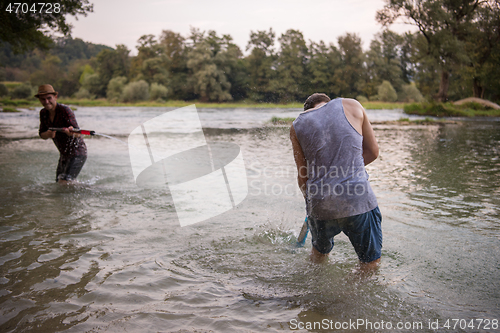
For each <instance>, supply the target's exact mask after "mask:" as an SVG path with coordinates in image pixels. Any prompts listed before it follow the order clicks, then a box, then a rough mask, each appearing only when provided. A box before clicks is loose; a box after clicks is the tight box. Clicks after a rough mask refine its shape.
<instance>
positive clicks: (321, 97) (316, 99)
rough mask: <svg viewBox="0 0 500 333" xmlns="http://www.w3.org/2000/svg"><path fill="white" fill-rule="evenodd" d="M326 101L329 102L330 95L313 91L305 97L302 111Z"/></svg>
mask: <svg viewBox="0 0 500 333" xmlns="http://www.w3.org/2000/svg"><path fill="white" fill-rule="evenodd" d="M322 102H325V103H328V102H330V97H328V96H326V95H325V94H323V93H314V94H312V95H311V96H309V97H307V99H306V101H305V103H304V111H307V110H309V109H312V108H314V107H315V106H316V105H318V104H319V103H322Z"/></svg>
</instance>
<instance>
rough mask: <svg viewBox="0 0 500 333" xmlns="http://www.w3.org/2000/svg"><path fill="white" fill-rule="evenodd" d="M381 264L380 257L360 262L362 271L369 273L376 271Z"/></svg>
mask: <svg viewBox="0 0 500 333" xmlns="http://www.w3.org/2000/svg"><path fill="white" fill-rule="evenodd" d="M379 264H380V258H378V259H375V260H373V261H370V262H360V263H359V268H360V271H362V272H367V273H368V272H373V271H375V270H376V269H377V268H378V266H379Z"/></svg>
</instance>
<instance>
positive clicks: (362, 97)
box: [356, 95, 368, 103]
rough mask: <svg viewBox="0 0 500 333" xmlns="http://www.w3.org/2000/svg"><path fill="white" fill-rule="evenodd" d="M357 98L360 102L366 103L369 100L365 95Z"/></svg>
mask: <svg viewBox="0 0 500 333" xmlns="http://www.w3.org/2000/svg"><path fill="white" fill-rule="evenodd" d="M356 100H357V101H358V102H360V103H366V102H368V98H366V97H365V96H363V95H359V96H358V97H356Z"/></svg>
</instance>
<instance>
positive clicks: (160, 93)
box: [149, 83, 168, 101]
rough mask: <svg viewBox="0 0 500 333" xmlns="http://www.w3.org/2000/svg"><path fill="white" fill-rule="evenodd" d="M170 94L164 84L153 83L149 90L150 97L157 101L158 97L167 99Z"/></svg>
mask: <svg viewBox="0 0 500 333" xmlns="http://www.w3.org/2000/svg"><path fill="white" fill-rule="evenodd" d="M167 95H168V89H167V87H165V86H164V85H162V84H158V83H151V88H150V90H149V99H150V100H152V101H156V100H157V99H163V100H166V99H167Z"/></svg>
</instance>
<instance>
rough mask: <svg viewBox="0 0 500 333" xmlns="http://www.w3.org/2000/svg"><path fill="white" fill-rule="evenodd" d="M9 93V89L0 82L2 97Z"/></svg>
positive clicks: (0, 94) (0, 95)
mask: <svg viewBox="0 0 500 333" xmlns="http://www.w3.org/2000/svg"><path fill="white" fill-rule="evenodd" d="M8 94H9V89H8V88H7V86H6V85H5V84H3V83H0V97H3V96H7V95H8Z"/></svg>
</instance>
